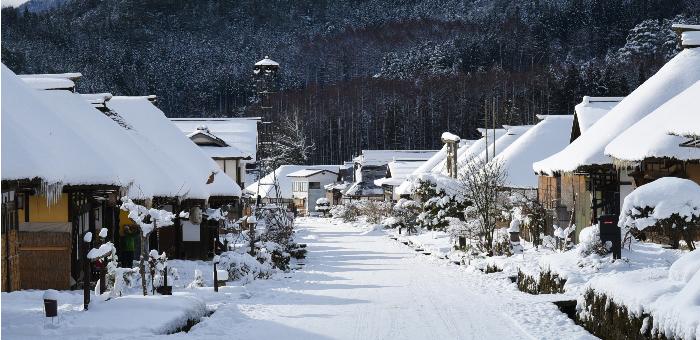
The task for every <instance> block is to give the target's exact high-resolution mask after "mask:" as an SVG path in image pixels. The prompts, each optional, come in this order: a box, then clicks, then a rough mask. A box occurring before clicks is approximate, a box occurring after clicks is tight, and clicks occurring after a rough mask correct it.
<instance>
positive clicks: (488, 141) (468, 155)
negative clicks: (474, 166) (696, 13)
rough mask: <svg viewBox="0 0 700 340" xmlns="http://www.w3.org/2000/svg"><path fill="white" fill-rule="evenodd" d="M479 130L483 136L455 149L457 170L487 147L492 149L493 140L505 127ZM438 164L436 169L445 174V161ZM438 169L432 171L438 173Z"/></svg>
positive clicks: (499, 136) (504, 132) (504, 130)
mask: <svg viewBox="0 0 700 340" xmlns="http://www.w3.org/2000/svg"><path fill="white" fill-rule="evenodd" d="M479 132H480V133H481V135H482V136H483V137H481V138H480V139H478V140H476V141H475V142H473V143H470V144H467V145H464V146H463V147H461V148H459V150H457V172H459V170H460V168H463V167H464V166H465V165H466V164H467V163H469V162H471V161H472V159H474V157H476V156H477V155H479V154H481V153H483V152H484V150H486V148H487V147H489V148H490V149H492V147H491V145H492V144H493V142H494V141H495V140H497V139H498V138H501V137H502V136H503V135H505V134H506V129H496V130H492V129H479ZM484 156H485V154H484ZM439 166H440V167H441V168H440V169H437V170H438V171H439V173H441V174H443V175H445V176H447V169H446V167H445V161H443V162H442V163H441V164H440V165H439ZM438 171H433V172H434V173H438Z"/></svg>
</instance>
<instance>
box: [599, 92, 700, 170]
mask: <svg viewBox="0 0 700 340" xmlns="http://www.w3.org/2000/svg"><path fill="white" fill-rule="evenodd" d="M699 108H700V81H698V82H696V83H695V84H693V85H692V86H690V87H689V88H687V89H686V90H685V91H683V92H681V93H680V94H679V95H677V96H675V97H673V98H671V100H669V101H667V102H666V103H664V104H663V105H661V106H660V107H659V108H657V109H656V110H654V111H653V112H652V113H650V114H649V115H647V116H646V117H644V118H643V119H642V120H640V121H639V122H637V123H636V124H634V125H632V127H630V128H629V129H627V130H625V131H624V132H622V134H620V135H619V136H617V138H615V139H613V141H612V142H610V144H608V146H607V147H605V154H606V155H609V156H611V157H613V158H615V159H616V160H620V161H628V162H629V161H641V160H644V159H645V158H648V157H659V158H662V157H668V158H675V159H679V160H691V159H700V148H693V147H681V146H679V144H681V143H683V142H684V141H685V140H686V138H684V137H679V136H674V135H670V134H669V130H672V129H674V128H675V129H678V128H680V130H681V131H683V132H685V133H688V134H692V132H693V131H695V132H698V131H700V109H699Z"/></svg>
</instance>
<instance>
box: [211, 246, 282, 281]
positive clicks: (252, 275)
mask: <svg viewBox="0 0 700 340" xmlns="http://www.w3.org/2000/svg"><path fill="white" fill-rule="evenodd" d="M219 266H220V268H221V269H224V270H227V271H228V273H229V278H230V279H231V280H240V281H243V283H247V282H250V281H253V280H255V279H257V278H267V277H269V276H270V275H272V272H273V266H272V258H271V256H270V254H269V253H267V251H265V252H258V253H257V254H256V257H253V256H251V255H250V254H248V253H240V252H236V251H227V252H224V253H222V254H221V255H219Z"/></svg>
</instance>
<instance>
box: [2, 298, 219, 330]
mask: <svg viewBox="0 0 700 340" xmlns="http://www.w3.org/2000/svg"><path fill="white" fill-rule="evenodd" d="M43 295H44V292H43V291H38V290H31V291H18V292H12V293H2V318H3V324H2V336H3V338H5V337H7V338H8V339H36V338H46V339H49V338H51V339H60V338H64V339H81V338H84V337H85V335H86V334H99V335H100V337H105V338H112V337H129V338H139V337H142V336H149V335H157V334H166V333H170V332H174V331H176V330H177V329H178V328H180V327H183V326H185V325H186V323H187V321H188V320H199V319H200V318H202V317H203V316H204V315H205V314H206V305H205V303H204V302H203V301H202V300H201V299H199V298H197V297H195V296H193V295H192V294H187V293H176V295H171V296H167V295H156V296H139V295H129V296H123V297H117V298H112V299H110V300H107V301H101V300H99V299H96V298H95V297H93V299H92V302H91V303H90V308H89V310H88V311H84V310H83V309H82V305H83V296H82V292H71V291H61V292H55V295H56V296H53V297H54V298H55V299H56V300H58V319H57V320H55V321H54V325H53V326H52V325H51V322H50V321H47V320H46V318H45V316H44V310H43ZM42 325H45V326H44V327H42Z"/></svg>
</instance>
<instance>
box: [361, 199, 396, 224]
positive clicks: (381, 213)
mask: <svg viewBox="0 0 700 340" xmlns="http://www.w3.org/2000/svg"><path fill="white" fill-rule="evenodd" d="M358 203H359V204H358V205H359V209H360V214H361V215H362V216H365V217H366V218H367V222H369V223H374V224H377V223H379V222H381V221H382V219H384V218H385V217H387V216H389V215H390V214H391V208H392V207H391V203H389V202H384V201H360V202H358Z"/></svg>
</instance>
